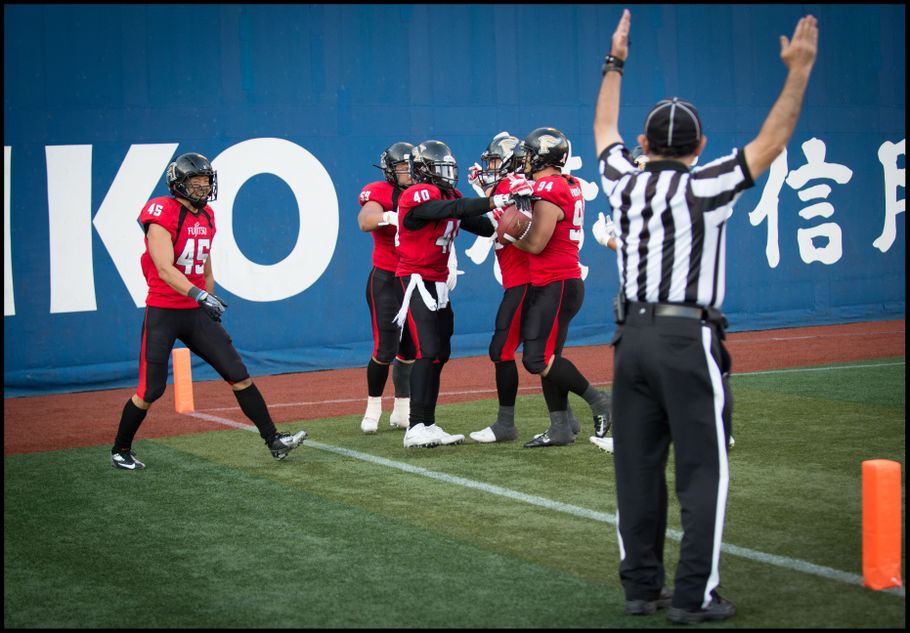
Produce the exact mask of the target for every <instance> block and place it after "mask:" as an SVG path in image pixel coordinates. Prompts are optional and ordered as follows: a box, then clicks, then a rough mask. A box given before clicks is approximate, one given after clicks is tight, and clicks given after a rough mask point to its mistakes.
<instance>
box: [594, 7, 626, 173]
mask: <svg viewBox="0 0 910 633" xmlns="http://www.w3.org/2000/svg"><path fill="white" fill-rule="evenodd" d="M631 21H632V16H631V14H630V13H629V10H628V9H623V12H622V17H621V18H620V19H619V24H617V25H616V31H614V32H613V41H612V44H611V47H610V54H609V55H607V56H606V57H604V65H603V81H602V82H601V84H600V92H599V93H598V95H597V107H596V109H595V110H594V146H595V148H596V149H597V155H598V156H600V155H601V154H602V153H603V151H604V150H605V149H606V148H607V147H609V146H610V145H611V144H613V143H622V136H620V135H619V87H620V83H621V81H622V73H623V66H624V65H625V62H626V58H628V56H629V25H630V23H631Z"/></svg>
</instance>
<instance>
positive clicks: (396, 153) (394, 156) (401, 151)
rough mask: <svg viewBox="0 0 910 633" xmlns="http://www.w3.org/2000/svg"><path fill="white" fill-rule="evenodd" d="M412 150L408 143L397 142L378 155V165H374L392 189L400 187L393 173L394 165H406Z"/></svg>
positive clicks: (396, 176)
mask: <svg viewBox="0 0 910 633" xmlns="http://www.w3.org/2000/svg"><path fill="white" fill-rule="evenodd" d="M413 149H414V146H413V145H411V144H410V143H405V142H404V141H399V142H397V143H392V144H391V145H389V146H388V147H387V148H386V149H385V150H384V151H383V152H382V154H380V155H379V164H378V165H376V167H379V169H381V170H382V175H383V176H385V179H386V182H388V183H389V184H390V185H392V186H393V187H399V186H400V185H399V184H398V175H397V174H396V173H395V165H399V164H401V163H408V162H409V160H410V158H411V152H412V151H413Z"/></svg>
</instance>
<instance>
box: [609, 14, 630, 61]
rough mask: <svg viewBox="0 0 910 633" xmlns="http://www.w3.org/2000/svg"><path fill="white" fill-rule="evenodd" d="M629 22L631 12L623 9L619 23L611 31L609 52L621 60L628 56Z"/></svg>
mask: <svg viewBox="0 0 910 633" xmlns="http://www.w3.org/2000/svg"><path fill="white" fill-rule="evenodd" d="M631 22H632V14H631V13H629V10H628V9H623V11H622V17H621V18H619V24H617V25H616V31H614V32H613V41H612V44H611V48H610V54H611V55H612V56H613V57H618V58H619V59H621V60H623V61H626V59H628V58H629V26H630V24H631Z"/></svg>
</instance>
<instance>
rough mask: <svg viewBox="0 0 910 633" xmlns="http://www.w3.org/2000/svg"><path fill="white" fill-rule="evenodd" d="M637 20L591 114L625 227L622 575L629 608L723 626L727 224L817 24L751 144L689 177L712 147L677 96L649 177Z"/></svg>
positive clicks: (617, 386) (618, 377)
mask: <svg viewBox="0 0 910 633" xmlns="http://www.w3.org/2000/svg"><path fill="white" fill-rule="evenodd" d="M630 19H631V18H630V14H629V11H628V10H625V11H623V15H622V18H620V21H619V24H618V26H617V28H616V31H615V32H614V34H613V39H612V49H611V51H610V54H609V55H607V57H606V59H605V60H604V66H603V81H602V83H601V87H600V93H599V95H598V99H597V110H596V113H595V119H594V137H595V145H596V148H597V153H598V156H599V159H600V172H601V175H602V178H603V190H604V192H605V193H606V195H607V196H608V197H609V199H610V204H611V205H612V207H613V220H614V222H615V223H616V226H617V227H618V233H619V235H618V242H619V244H618V246H619V248H618V249H617V266H618V269H619V279H620V291H619V296H618V297H617V300H616V305H615V313H616V314H615V316H616V322H617V324H618V326H617V329H616V335H615V336H614V339H613V346H614V356H613V359H614V360H613V362H614V368H613V369H614V372H613V376H614V377H613V420H614V422H613V425H614V426H613V429H614V430H613V437H614V448H615V461H614V463H615V469H616V497H617V508H618V513H617V514H618V532H619V538H620V542H619V546H620V555H621V562H620V565H619V576H620V580H621V582H622V586H623V590H624V592H625V598H626V602H625V611H626V613H627V614H630V615H645V614H649V613H654V612H655V611H656V609H658V608H662V607H669V609H668V611H667V618H668V619H669V620H670V621H671V622H674V623H679V624H694V623H699V622H702V621H705V620H726V619H727V618H730V617H732V616H733V615H734V614H735V613H736V607H735V605H734V604H733V603H732V602H730V601H728V600H725V599H723V598H721V597H720V596H719V595H718V593H717V591H716V588H717V586H718V585H719V583H720V575H719V566H718V565H719V562H720V546H721V539H722V534H723V525H724V511H725V509H726V505H727V486H728V481H729V470H728V462H727V448H726V447H727V440H728V439H729V436H730V417H731V416H730V413H731V411H732V401H731V398H730V391H729V388H727V386H726V384H725V382H726V381H725V379H724V374H725V373H727V372H729V369H730V356H729V354H728V353H727V351H726V349H725V348H724V345H723V342H722V341H723V338H724V328H725V326H726V321H725V319H724V317H723V314H721V312H720V306H721V304H722V302H723V299H724V284H725V271H724V267H725V256H726V249H725V238H726V231H725V228H726V221H727V219H728V218H729V217H730V215H731V214H732V212H733V205H734V204H735V202H736V201H737V199H738V198H739V196H740V195H741V194H742V192H743V191H744V190H745V189H748V188H749V187H751V186H753V184H754V180H755V178H757V177H758V176H760V175H761V174H762V173H764V172H765V171H766V170H767V169H768V168H769V167H770V165H771V163H772V161H773V160H774V159H775V158H776V157H777V156H778V155H779V154H780V153H781V152H782V151H783V150H784V149H785V148H786V146H787V142H788V141H789V139H790V136H791V134H792V133H793V129H794V127H795V126H796V121H797V119H798V118H799V112H800V109H801V106H802V101H803V95H804V93H805V90H806V85H807V83H808V80H809V74H810V72H811V70H812V65H813V64H814V62H815V55H816V50H817V47H818V26H817V23H816V19H815V18H814V17H812V16H806V17H804V18H802V19H800V20H799V22H798V24H797V25H796V30H795V32H794V34H793V38H792V41H791V40H788V39H787V38H786V37H784V36H781V38H780V45H781V50H780V57H781V60H782V61H783V62H784V64H785V65H786V67H787V69H788V73H787V77H786V80H785V82H784V87H783V90H782V91H781V93H780V96H779V97H778V99H777V101H776V102H775V104H774V105H773V107H772V108H771V111H770V113H769V114H768V117H767V118H766V120H765V122H764V125H763V126H762V128H761V131H760V132H759V134H758V136H757V137H755V139H754V140H753V141H752V142H750V143H749V144H748V145H746V146H745V147H744V148H742V149H734V150H733V151H732V152H731V153H730V154H728V155H726V156H723V157H722V158H719V159H717V160H714V161H712V162H710V163H707V164H705V165H702V166H699V167H698V168H696V169H692V165H693V164H694V162H695V161H696V159H697V157H698V156H699V155H700V154H701V153H702V151H703V150H704V148H705V143H706V142H707V138H706V137H705V135H704V129H703V127H702V123H701V119H700V118H699V115H698V112H697V110H696V109H695V107H694V106H693V105H692V104H691V103H688V102H686V101H682V100H680V99H678V98H673V99H668V100H664V101H661V102H659V103H658V104H657V105H655V106H654V107H653V108H652V109H651V111H650V113H649V114H648V116H647V119H646V120H645V133H644V134H642V135H639V136H638V139H637V140H638V142H639V144H640V145H641V146H642V148H643V150H644V151H645V153H646V154H647V157H648V160H647V163H646V164H645V166H644V169H639V168H638V167H636V165H635V163H634V162H633V161H632V157H631V154H630V153H629V150H628V149H627V148H626V146H625V145H624V144H623V141H622V137H621V136H620V135H619V131H618V120H619V91H620V84H621V82H622V75H623V68H624V63H625V61H626V60H627V57H628V52H629V26H630ZM671 442H672V443H673V447H674V459H675V463H676V473H675V475H676V492H677V496H678V498H679V504H680V507H681V511H682V512H681V514H682V528H683V533H684V534H683V538H682V542H681V543H680V552H679V564H678V566H677V570H676V579H675V585H674V590H673V592H672V594H671V593H670V592H669V591H668V590H667V589H666V587H665V586H664V564H663V549H664V538H665V531H666V524H667V485H666V474H665V471H666V465H667V459H668V453H669V445H670V443H671Z"/></svg>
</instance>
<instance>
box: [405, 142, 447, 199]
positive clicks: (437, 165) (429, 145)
mask: <svg viewBox="0 0 910 633" xmlns="http://www.w3.org/2000/svg"><path fill="white" fill-rule="evenodd" d="M411 179H412V180H413V181H414V182H415V183H429V184H431V185H436V186H438V187H441V188H442V189H454V188H455V185H456V183H458V163H456V162H455V157H454V156H452V150H451V149H449V146H448V145H446V144H445V143H443V142H442V141H424V142H423V143H421V144H420V145H418V146H417V147H415V148H414V150H413V151H412V152H411Z"/></svg>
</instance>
